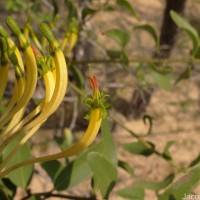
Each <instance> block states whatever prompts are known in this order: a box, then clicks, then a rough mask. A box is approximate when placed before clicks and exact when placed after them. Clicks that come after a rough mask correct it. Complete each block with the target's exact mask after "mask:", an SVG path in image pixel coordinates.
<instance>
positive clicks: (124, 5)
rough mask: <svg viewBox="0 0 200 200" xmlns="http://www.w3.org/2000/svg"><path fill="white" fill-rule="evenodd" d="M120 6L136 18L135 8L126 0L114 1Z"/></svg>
mask: <svg viewBox="0 0 200 200" xmlns="http://www.w3.org/2000/svg"><path fill="white" fill-rule="evenodd" d="M116 3H117V4H118V5H119V6H120V7H121V8H123V9H125V10H127V11H128V12H130V13H131V15H132V16H133V17H136V18H138V16H137V14H136V12H135V9H134V7H133V6H132V5H131V4H130V3H129V2H128V1H127V0H117V2H116Z"/></svg>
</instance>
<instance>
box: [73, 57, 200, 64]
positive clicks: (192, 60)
mask: <svg viewBox="0 0 200 200" xmlns="http://www.w3.org/2000/svg"><path fill="white" fill-rule="evenodd" d="M159 62H163V63H168V64H169V63H200V59H198V58H180V59H179V58H130V59H129V63H159ZM74 63H75V64H88V63H95V64H102V63H123V61H122V60H117V59H116V60H112V59H110V60H109V59H99V60H98V59H95V60H78V61H75V62H74Z"/></svg>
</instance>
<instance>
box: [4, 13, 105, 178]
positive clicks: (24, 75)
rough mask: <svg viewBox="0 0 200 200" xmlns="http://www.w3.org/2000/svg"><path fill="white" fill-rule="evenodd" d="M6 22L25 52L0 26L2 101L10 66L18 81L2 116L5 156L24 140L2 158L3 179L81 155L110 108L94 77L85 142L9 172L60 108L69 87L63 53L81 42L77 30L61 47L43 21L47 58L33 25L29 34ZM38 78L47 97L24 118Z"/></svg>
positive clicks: (16, 166) (35, 159)
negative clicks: (36, 165) (29, 167)
mask: <svg viewBox="0 0 200 200" xmlns="http://www.w3.org/2000/svg"><path fill="white" fill-rule="evenodd" d="M7 24H8V27H9V28H10V29H11V31H12V33H13V34H14V35H15V36H16V37H17V38H18V41H19V45H20V50H19V49H18V47H17V46H16V45H15V42H13V40H12V39H11V38H10V37H9V35H8V33H7V32H6V31H5V29H4V28H3V27H2V26H0V41H1V49H0V50H1V51H0V52H1V55H0V56H1V57H0V58H1V63H0V99H2V97H3V95H4V91H5V88H6V85H7V81H8V72H9V65H10V63H12V65H13V66H14V70H15V77H16V79H15V83H14V89H13V93H12V97H11V99H10V100H9V102H8V104H7V106H6V109H5V111H4V112H3V113H2V114H1V115H0V154H1V155H2V153H3V151H4V149H5V147H6V146H7V145H8V144H9V143H10V142H11V141H13V140H14V139H15V138H16V137H18V136H19V135H23V137H22V139H21V140H20V142H19V143H18V144H17V145H16V146H14V147H13V149H12V150H11V152H10V153H9V155H8V156H7V157H5V158H3V159H2V162H1V164H0V178H2V177H4V176H5V175H6V174H8V173H10V172H11V171H13V170H14V169H17V168H19V167H22V166H25V165H28V164H31V163H35V162H44V161H48V160H54V159H59V158H63V157H69V156H72V155H75V154H78V153H80V152H82V151H83V150H84V149H85V148H87V147H88V146H89V145H90V144H91V143H92V142H93V140H94V139H95V137H96V135H97V133H98V131H99V128H100V125H101V121H102V118H103V117H104V115H105V107H104V106H103V104H104V97H105V95H104V94H103V93H101V92H99V90H98V85H97V81H96V78H95V77H92V76H90V77H89V83H90V85H91V87H92V88H93V95H91V96H89V97H88V98H87V100H86V102H87V105H88V107H89V108H90V112H89V125H88V128H87V130H86V131H85V133H84V134H83V136H82V138H81V139H80V140H79V141H78V142H77V143H75V144H73V145H72V146H71V147H69V148H68V149H66V150H64V151H62V152H60V153H57V154H53V155H47V156H43V157H39V158H32V159H30V160H24V161H22V162H20V163H17V164H15V165H13V166H11V167H9V168H6V164H7V163H8V162H9V161H10V159H11V158H12V157H13V156H14V154H15V153H16V152H17V150H18V149H19V148H20V147H21V146H22V145H23V144H24V143H26V142H27V140H28V139H29V138H30V137H31V136H32V135H33V134H34V133H35V132H36V131H37V130H38V129H39V128H40V127H41V125H42V124H43V123H44V122H45V121H46V120H47V119H48V117H49V116H50V115H52V114H53V113H54V112H55V111H56V110H57V108H58V107H59V105H60V104H61V102H62V100H63V98H64V96H65V93H66V90H67V84H68V72H67V65H66V60H65V56H64V54H63V50H64V49H67V50H66V51H67V52H69V51H70V50H71V49H72V48H73V46H74V45H75V43H76V41H77V32H76V31H72V32H70V33H67V34H66V35H65V37H64V39H63V42H62V44H61V45H60V44H59V42H58V41H57V40H56V39H55V37H54V35H53V33H52V31H51V28H50V27H49V26H48V25H47V24H45V23H42V24H41V25H40V30H41V32H42V34H43V36H44V39H45V40H46V42H48V43H47V45H46V46H47V47H48V55H43V54H44V53H43V52H44V51H43V46H44V45H43V44H40V42H39V40H38V39H37V37H36V36H35V34H34V32H33V30H32V29H31V27H30V26H28V25H27V26H26V27H25V29H24V32H22V31H21V30H20V27H19V25H18V24H17V23H16V22H15V21H14V20H13V19H12V18H11V17H8V18H7ZM29 35H31V36H32V39H33V40H34V41H35V42H34V44H35V46H33V45H31V44H32V43H31V41H30V38H29ZM67 40H68V42H67ZM43 41H44V40H43ZM37 49H38V50H37ZM38 76H40V77H41V78H43V80H44V85H45V96H44V98H43V100H42V101H41V102H40V103H39V105H38V106H36V108H35V109H34V110H33V111H32V112H30V113H29V114H25V110H26V107H27V104H28V102H29V101H30V99H31V98H32V96H33V93H34V91H35V89H36V85H37V81H38Z"/></svg>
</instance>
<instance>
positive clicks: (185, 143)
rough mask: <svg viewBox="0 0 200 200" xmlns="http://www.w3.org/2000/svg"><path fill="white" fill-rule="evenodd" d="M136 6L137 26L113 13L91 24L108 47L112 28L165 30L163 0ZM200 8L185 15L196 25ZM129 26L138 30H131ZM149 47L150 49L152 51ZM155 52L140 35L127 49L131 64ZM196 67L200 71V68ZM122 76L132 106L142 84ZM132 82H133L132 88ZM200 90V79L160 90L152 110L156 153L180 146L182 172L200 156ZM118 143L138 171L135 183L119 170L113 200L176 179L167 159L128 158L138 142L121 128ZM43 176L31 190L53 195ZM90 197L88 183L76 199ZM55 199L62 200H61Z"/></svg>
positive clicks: (151, 199) (179, 52)
mask: <svg viewBox="0 0 200 200" xmlns="http://www.w3.org/2000/svg"><path fill="white" fill-rule="evenodd" d="M130 2H132V3H133V5H134V7H135V8H136V10H137V12H138V15H139V17H140V18H141V20H140V21H137V20H135V19H133V18H131V17H130V16H129V15H126V14H125V15H124V17H125V18H126V20H125V21H121V20H118V21H117V22H116V18H117V19H119V14H117V13H113V15H108V14H106V13H103V14H101V15H100V16H99V15H98V16H96V18H94V19H93V20H92V21H91V24H89V26H92V25H93V24H94V23H96V24H98V26H96V28H95V30H94V31H95V32H96V33H97V34H99V39H100V40H101V42H102V43H103V42H105V41H107V38H105V36H103V35H102V34H101V33H102V32H104V31H106V30H107V29H108V26H109V27H110V28H113V26H120V27H126V28H127V29H128V30H130V29H132V28H133V25H138V24H143V23H150V24H152V25H153V26H155V27H156V29H157V30H159V28H160V26H161V23H162V20H161V19H162V17H161V16H162V13H163V10H164V6H165V4H164V1H163V0H151V1H147V0H131V1H130ZM194 4H195V5H198V6H195V8H194V9H195V11H196V12H197V11H198V9H200V4H197V0H191V1H189V2H188V3H187V5H186V10H185V14H186V16H187V17H188V18H189V19H191V21H192V20H193V21H195V19H196V16H195V15H194V12H193V11H194V10H193V11H192V9H191V8H193V5H194ZM105 21H106V23H105ZM128 23H130V24H133V25H130V26H127V24H128ZM111 24H112V27H111ZM113 24H114V25H113ZM177 40H178V42H177V43H178V44H179V39H177ZM111 43H112V41H111ZM146 44H148V46H147V45H146ZM111 45H112V44H111ZM153 49H154V43H153V41H152V39H151V37H150V36H149V35H148V34H146V33H143V32H141V33H140V34H138V33H133V37H132V39H131V42H130V44H129V45H128V47H127V51H128V52H129V55H130V57H131V58H143V57H147V58H148V57H151V55H152V52H153ZM136 50H137V51H136ZM101 52H102V50H101V49H97V50H96V51H95V54H98V55H99V53H100V57H101V56H102V57H103V56H104V55H103V53H102V54H101ZM187 53H188V52H187V49H185V48H183V49H180V48H179V47H176V48H174V50H173V52H172V57H176V58H180V57H181V58H183V57H184V55H188V54H187ZM94 57H95V56H94ZM177 66H178V67H179V66H180V69H182V68H184V66H185V65H181V64H178V63H177V64H176V67H177ZM134 67H135V65H134V64H133V65H131V66H130V68H132V69H134ZM196 67H197V68H198V67H199V66H196ZM97 69H99V70H102V68H101V66H97ZM111 69H113V68H111ZM117 69H118V70H117V73H120V72H119V71H120V70H121V68H120V67H119V68H117ZM111 71H112V70H111ZM120 76H122V77H123V80H124V82H123V83H124V86H123V87H120V88H117V89H116V91H117V94H119V93H120V95H121V96H123V97H124V98H125V99H126V100H130V97H131V95H130V94H131V93H132V92H133V90H134V87H135V86H134V83H135V82H136V80H135V79H134V78H133V77H132V76H127V73H124V72H122V73H120ZM121 80H122V79H120V82H121ZM130 81H132V82H131V83H130ZM102 82H103V81H102ZM107 82H108V83H111V82H114V83H117V80H116V77H111V78H110V79H108V80H107ZM110 85H111V84H110ZM127 85H128V86H127ZM100 86H102V87H107V85H106V83H104V84H103V83H102V84H101V82H100ZM126 86H127V87H126ZM199 89H200V77H199V75H198V74H195V73H193V74H192V77H191V78H190V80H189V81H188V80H184V81H182V82H181V83H179V84H178V85H176V86H175V87H174V88H173V89H171V90H169V91H166V90H163V89H159V88H157V89H156V90H155V92H154V94H153V97H152V99H151V102H150V104H149V106H148V109H147V114H149V115H150V116H152V117H153V118H154V120H153V130H152V134H151V135H150V136H148V137H147V138H146V139H148V140H150V141H152V142H153V143H154V144H155V145H156V149H157V150H158V151H160V152H162V150H163V149H164V147H165V144H166V143H167V142H168V141H171V140H173V141H175V143H174V145H173V146H172V147H171V148H170V153H171V154H172V156H173V160H174V161H175V163H176V164H177V165H179V166H182V167H184V166H187V165H188V164H189V163H190V162H191V161H192V160H193V159H194V158H195V157H196V156H197V155H198V154H199V153H200V140H199V136H200V135H199V134H200V124H199V120H200V103H199V100H200V92H199ZM122 106H123V105H122ZM113 112H116V111H113ZM115 114H116V115H117V117H119V119H120V120H122V121H123V122H124V124H125V125H126V126H127V127H129V128H130V129H131V130H133V131H134V132H136V133H139V134H144V133H145V132H146V131H147V130H148V126H146V125H144V123H143V121H142V119H138V120H132V119H131V120H128V119H127V118H126V117H124V116H122V115H121V114H120V113H115ZM40 132H42V134H43V139H44V141H46V140H47V139H49V141H52V138H53V134H55V130H52V129H43V130H40ZM39 135H40V133H38V134H37V135H36V136H34V138H33V139H32V140H31V142H32V143H34V144H37V143H38V140H40V142H39V144H42V143H43V142H42V141H41V138H40V136H39ZM113 137H114V139H115V144H116V147H117V152H118V157H119V158H121V159H123V160H124V161H127V162H128V163H129V164H130V165H131V166H132V168H133V169H134V171H135V177H134V179H133V178H131V177H130V176H129V175H128V174H127V173H125V172H124V171H123V170H119V175H118V182H117V185H116V187H115V188H114V191H113V192H112V194H111V196H110V200H122V199H124V198H121V197H119V196H117V195H116V193H115V192H116V191H117V190H119V189H121V188H124V187H125V186H128V185H130V184H131V183H133V181H135V180H137V179H145V180H148V181H161V180H162V179H163V178H164V177H166V176H167V175H168V174H170V172H172V168H171V166H169V164H168V163H167V162H165V161H164V160H163V159H161V158H158V157H157V156H156V155H152V156H149V157H147V158H146V157H141V156H135V155H132V154H130V153H127V152H125V151H124V150H123V149H122V147H121V144H123V143H126V142H130V141H135V140H134V139H133V138H132V136H130V134H129V133H127V132H126V131H125V130H123V129H122V128H120V127H119V126H117V128H116V129H115V130H114V131H113ZM57 150H58V148H57V146H56V144H55V143H54V142H49V143H48V146H45V145H38V147H37V148H35V151H34V155H36V156H39V155H41V154H51V153H53V152H55V151H57ZM37 170H38V171H39V172H38V173H37V174H36V175H35V176H34V178H33V180H32V181H31V184H30V188H31V190H32V192H43V191H48V189H50V188H51V181H50V180H49V178H48V177H47V175H46V174H45V173H44V172H43V171H42V169H41V168H40V167H39V165H37ZM87 188H88V190H87ZM88 191H90V183H89V182H88V181H86V182H85V183H84V184H81V185H79V186H78V187H77V188H75V189H72V190H71V191H70V194H72V195H73V194H74V195H77V196H78V195H88ZM194 191H195V192H196V193H197V194H200V185H199V186H197V187H196V188H195V190H194ZM145 194H146V197H145V200H156V196H155V194H154V192H152V191H150V190H146V191H145ZM23 195H24V194H23V192H22V191H21V190H19V191H18V196H17V197H16V198H15V200H19V198H20V197H21V196H23ZM49 199H50V200H58V198H49Z"/></svg>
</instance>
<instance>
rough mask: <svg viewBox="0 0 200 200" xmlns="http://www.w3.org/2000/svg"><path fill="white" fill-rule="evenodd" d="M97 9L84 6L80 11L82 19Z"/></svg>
mask: <svg viewBox="0 0 200 200" xmlns="http://www.w3.org/2000/svg"><path fill="white" fill-rule="evenodd" d="M96 12H97V11H96V10H95V9H92V8H89V7H85V8H83V11H82V19H83V20H85V19H86V17H87V16H89V15H94V14H95V13H96Z"/></svg>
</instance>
